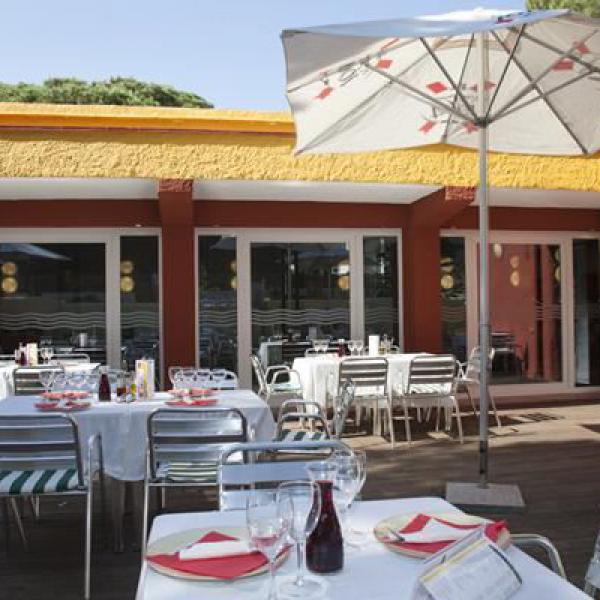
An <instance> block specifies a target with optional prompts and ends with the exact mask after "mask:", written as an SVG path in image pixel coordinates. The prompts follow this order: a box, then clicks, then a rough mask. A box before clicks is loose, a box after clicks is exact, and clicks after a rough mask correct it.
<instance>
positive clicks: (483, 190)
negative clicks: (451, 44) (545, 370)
mask: <svg viewBox="0 0 600 600" xmlns="http://www.w3.org/2000/svg"><path fill="white" fill-rule="evenodd" d="M479 60H480V69H479V85H478V92H479V94H478V95H479V114H480V115H485V114H486V112H487V103H488V98H487V90H486V82H487V80H488V71H489V45H488V38H487V33H480V34H479ZM487 159H488V127H487V123H484V124H482V125H480V126H479V190H478V192H479V364H480V371H479V487H481V488H487V486H488V412H489V397H488V372H489V371H488V362H489V345H490V335H489V334H490V326H489V318H490V305H489V252H488V232H489V215H488V160H487Z"/></svg>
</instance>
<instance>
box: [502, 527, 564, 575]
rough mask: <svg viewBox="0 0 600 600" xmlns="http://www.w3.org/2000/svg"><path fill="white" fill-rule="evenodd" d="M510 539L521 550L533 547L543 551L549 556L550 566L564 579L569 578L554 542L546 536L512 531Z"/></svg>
mask: <svg viewBox="0 0 600 600" xmlns="http://www.w3.org/2000/svg"><path fill="white" fill-rule="evenodd" d="M510 541H511V542H512V543H513V545H515V546H516V547H517V548H520V549H521V550H529V549H531V548H533V549H536V550H541V551H543V552H544V553H545V554H546V556H547V557H548V562H549V563H550V568H551V569H552V570H553V571H554V572H555V573H556V574H557V575H558V576H559V577H562V578H563V579H566V578H567V573H566V571H565V567H564V566H563V562H562V559H561V558H560V554H559V553H558V550H557V549H556V547H555V546H554V544H553V543H552V542H551V541H550V540H549V539H548V538H546V537H544V536H542V535H538V534H536V533H511V534H510Z"/></svg>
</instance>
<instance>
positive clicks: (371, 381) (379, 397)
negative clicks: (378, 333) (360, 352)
mask: <svg viewBox="0 0 600 600" xmlns="http://www.w3.org/2000/svg"><path fill="white" fill-rule="evenodd" d="M349 382H351V383H352V384H353V386H354V404H355V406H356V411H357V423H360V415H361V412H362V409H363V408H366V409H367V410H370V411H372V412H373V430H374V432H377V431H378V430H381V431H380V433H381V435H383V434H384V431H383V429H384V427H383V426H382V421H381V413H382V412H385V414H386V416H387V425H388V429H389V434H390V443H391V445H392V448H394V447H395V439H394V423H393V419H392V398H391V390H390V389H389V388H388V361H387V360H386V359H385V358H379V357H373V358H362V357H361V358H345V359H343V360H342V361H341V362H340V366H339V378H338V386H337V394H336V398H335V399H334V406H335V404H336V402H338V398H339V397H340V395H341V392H342V390H343V389H344V386H345V385H346V384H347V383H349Z"/></svg>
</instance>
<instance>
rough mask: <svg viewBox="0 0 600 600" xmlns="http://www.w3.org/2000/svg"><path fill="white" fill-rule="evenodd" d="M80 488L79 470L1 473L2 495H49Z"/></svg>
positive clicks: (0, 489) (0, 488) (0, 490)
mask: <svg viewBox="0 0 600 600" xmlns="http://www.w3.org/2000/svg"><path fill="white" fill-rule="evenodd" d="M78 487H79V479H78V478H77V469H48V470H45V471H0V494H15V495H18V494H49V493H54V492H68V491H70V490H75V489H77V488H78Z"/></svg>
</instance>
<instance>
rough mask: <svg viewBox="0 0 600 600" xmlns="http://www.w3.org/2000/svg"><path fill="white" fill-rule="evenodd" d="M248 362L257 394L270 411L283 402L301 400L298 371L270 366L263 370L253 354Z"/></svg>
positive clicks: (282, 366) (300, 382) (280, 366)
mask: <svg viewBox="0 0 600 600" xmlns="http://www.w3.org/2000/svg"><path fill="white" fill-rule="evenodd" d="M250 360H251V361H252V367H253V369H254V374H255V375H256V380H257V382H258V394H259V396H261V398H262V399H263V400H264V401H265V402H266V403H267V404H268V405H269V406H270V407H271V408H272V409H273V408H278V407H279V406H280V405H281V403H282V402H283V401H284V400H289V399H290V398H302V395H303V389H302V381H301V380H300V373H298V371H296V370H294V369H291V368H290V367H288V366H287V365H272V366H270V367H267V369H266V370H265V369H263V366H262V363H261V362H260V358H258V356H256V355H254V354H251V355H250Z"/></svg>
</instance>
